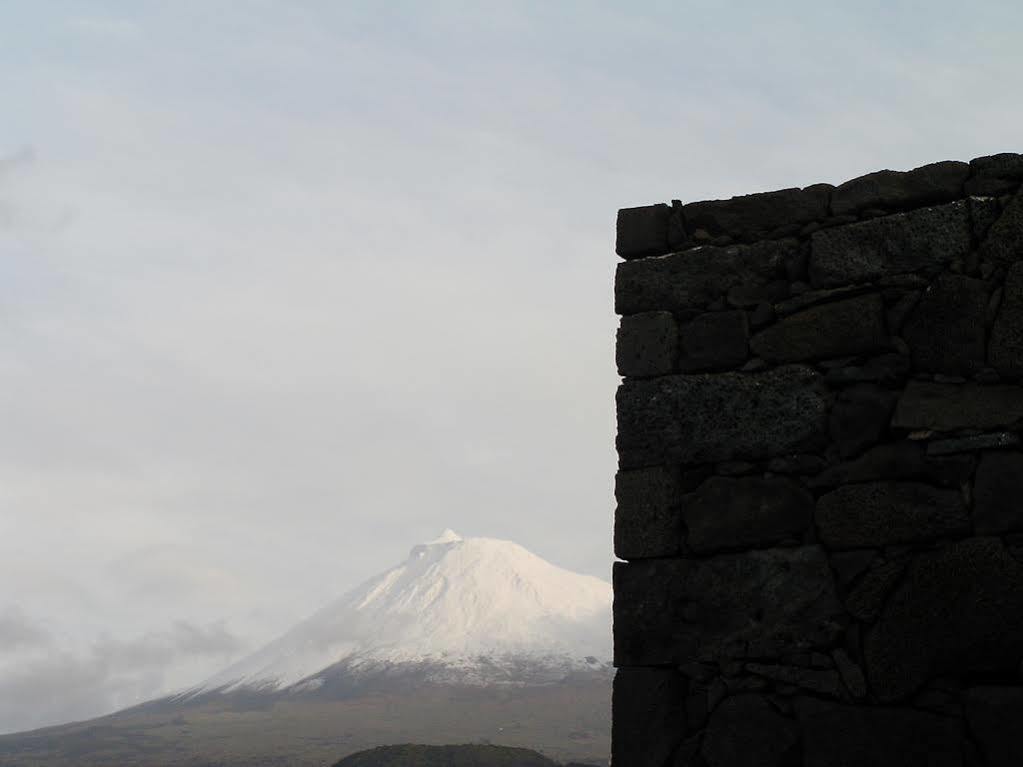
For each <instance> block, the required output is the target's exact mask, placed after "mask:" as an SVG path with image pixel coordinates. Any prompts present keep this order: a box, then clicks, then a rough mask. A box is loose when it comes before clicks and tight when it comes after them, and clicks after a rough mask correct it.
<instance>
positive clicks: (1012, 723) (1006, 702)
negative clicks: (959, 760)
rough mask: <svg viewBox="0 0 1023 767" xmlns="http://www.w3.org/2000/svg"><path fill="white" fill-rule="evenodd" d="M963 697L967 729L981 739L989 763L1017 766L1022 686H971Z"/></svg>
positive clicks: (994, 766)
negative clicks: (968, 727) (968, 725)
mask: <svg viewBox="0 0 1023 767" xmlns="http://www.w3.org/2000/svg"><path fill="white" fill-rule="evenodd" d="M963 700H964V703H965V707H966V720H967V721H968V722H969V724H970V731H971V732H972V733H973V737H974V738H976V739H977V741H978V742H979V743H980V747H981V750H982V751H983V752H984V755H985V756H986V757H987V762H986V764H987V765H988V767H1019V764H1020V759H1021V756H1023V743H1021V739H1020V732H1019V726H1020V723H1021V722H1023V687H1019V686H1016V687H997V686H994V685H985V686H983V687H971V688H969V689H968V690H966V693H965V695H964V696H963Z"/></svg>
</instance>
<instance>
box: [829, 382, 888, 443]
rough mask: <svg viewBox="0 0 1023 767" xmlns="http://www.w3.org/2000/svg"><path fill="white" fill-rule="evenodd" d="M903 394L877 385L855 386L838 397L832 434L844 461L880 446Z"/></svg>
mask: <svg viewBox="0 0 1023 767" xmlns="http://www.w3.org/2000/svg"><path fill="white" fill-rule="evenodd" d="M898 398H899V395H898V393H897V392H895V391H892V390H890V389H883V388H881V387H880V386H877V385H876V384H853V385H852V386H850V387H848V388H846V389H843V390H842V391H841V392H839V393H838V396H837V397H836V398H835V404H834V407H832V409H831V413H830V414H829V416H828V433H829V434H830V435H831V439H832V440H833V441H834V444H835V446H836V447H837V448H838V454H839V455H840V456H841V457H842V458H849V457H850V456H853V455H856V454H857V453H860V452H862V451H863V450H864V449H865V448H868V447H872V446H874V445H876V444H877V443H878V442H879V441H880V440H881V439H882V437H883V436H884V434H885V432H886V431H887V429H888V422H889V421H890V420H891V417H892V411H893V410H894V409H895V403H896V401H897V400H898Z"/></svg>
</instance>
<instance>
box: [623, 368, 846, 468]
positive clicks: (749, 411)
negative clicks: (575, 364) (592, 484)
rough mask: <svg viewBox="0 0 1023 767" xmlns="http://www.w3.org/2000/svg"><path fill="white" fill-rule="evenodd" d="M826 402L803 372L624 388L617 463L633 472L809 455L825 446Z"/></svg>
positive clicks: (681, 379)
mask: <svg viewBox="0 0 1023 767" xmlns="http://www.w3.org/2000/svg"><path fill="white" fill-rule="evenodd" d="M832 397H833V395H832V394H831V393H830V392H829V391H828V390H827V388H826V387H825V386H824V383H823V381H822V379H821V376H820V374H819V373H817V372H816V371H814V370H813V369H812V368H809V367H806V366H803V365H783V366H780V367H777V368H775V369H774V370H769V371H765V372H762V373H717V374H710V373H706V374H695V375H675V376H664V377H662V378H653V379H639V380H627V381H625V382H624V383H623V384H622V385H621V386H620V387H619V389H618V393H617V405H618V436H617V447H618V456H619V463H620V465H621V467H622V468H640V467H643V466H657V465H661V464H678V463H703V462H707V461H728V460H732V459H736V458H744V459H751V460H759V459H763V458H771V457H773V456H776V455H784V454H787V453H795V452H804V451H805V452H814V451H816V450H818V449H820V447H821V446H822V445H823V444H824V443H825V442H826V440H827V415H828V409H829V407H830V405H831V399H832Z"/></svg>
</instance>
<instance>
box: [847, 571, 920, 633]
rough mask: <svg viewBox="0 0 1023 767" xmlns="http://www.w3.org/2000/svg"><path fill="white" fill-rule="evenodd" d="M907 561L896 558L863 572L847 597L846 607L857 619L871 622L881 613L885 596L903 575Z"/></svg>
mask: <svg viewBox="0 0 1023 767" xmlns="http://www.w3.org/2000/svg"><path fill="white" fill-rule="evenodd" d="M903 570H905V562H902V561H898V560H894V561H891V562H885V563H884V564H881V565H878V566H877V567H873V568H871V569H870V570H868V571H867V572H865V573H864V574H863V577H862V578H860V580H859V581H857V583H856V585H855V586H854V587H853V589H852V590H851V591H850V592H849V595H848V596H847V597H846V598H845V609H847V610H848V611H849V614H850V615H852V616H853V617H854V618H856V620H860V621H864V622H865V623H871V622H873V621H874V620H876V619H877V616H878V615H880V614H881V607H882V606H883V605H884V600H885V597H887V596H888V594H889V593H890V592H891V590H892V588H893V587H894V586H895V584H896V583H897V582H898V580H899V578H900V577H901V576H902V572H903Z"/></svg>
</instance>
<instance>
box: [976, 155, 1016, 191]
mask: <svg viewBox="0 0 1023 767" xmlns="http://www.w3.org/2000/svg"><path fill="white" fill-rule="evenodd" d="M970 169H971V171H972V177H971V178H970V180H969V181H967V182H966V188H965V191H966V193H967V194H973V195H987V196H995V195H1000V194H1007V193H1009V192H1012V191H1015V190H1016V189H1017V188H1018V187H1019V185H1020V184H1021V183H1023V155H1019V154H1012V153H1008V152H1006V153H1003V154H994V155H989V156H987V157H978V158H977V159H975V160H972V161H971V162H970Z"/></svg>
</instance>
